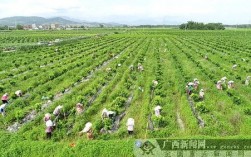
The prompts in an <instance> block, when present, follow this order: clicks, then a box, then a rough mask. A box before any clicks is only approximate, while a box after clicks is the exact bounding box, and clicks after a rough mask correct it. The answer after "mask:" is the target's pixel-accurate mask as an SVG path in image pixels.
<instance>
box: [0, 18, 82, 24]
mask: <svg viewBox="0 0 251 157" xmlns="http://www.w3.org/2000/svg"><path fill="white" fill-rule="evenodd" d="M34 23H35V24H36V25H43V24H52V23H55V24H62V25H66V24H80V23H78V22H74V21H70V20H66V19H64V18H61V17H54V18H43V17H38V16H14V17H7V18H2V19H0V25H8V26H15V25H16V24H20V25H31V24H34Z"/></svg>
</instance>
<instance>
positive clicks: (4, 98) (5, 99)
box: [2, 93, 9, 104]
mask: <svg viewBox="0 0 251 157" xmlns="http://www.w3.org/2000/svg"><path fill="white" fill-rule="evenodd" d="M8 99H9V97H8V93H5V94H4V95H3V96H2V102H3V104H8Z"/></svg>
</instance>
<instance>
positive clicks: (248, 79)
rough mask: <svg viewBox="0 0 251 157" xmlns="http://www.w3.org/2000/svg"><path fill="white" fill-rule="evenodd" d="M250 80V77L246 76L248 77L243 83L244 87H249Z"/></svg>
mask: <svg viewBox="0 0 251 157" xmlns="http://www.w3.org/2000/svg"><path fill="white" fill-rule="evenodd" d="M250 79H251V77H250V76H248V77H247V79H246V81H245V85H246V86H248V85H249V81H250Z"/></svg>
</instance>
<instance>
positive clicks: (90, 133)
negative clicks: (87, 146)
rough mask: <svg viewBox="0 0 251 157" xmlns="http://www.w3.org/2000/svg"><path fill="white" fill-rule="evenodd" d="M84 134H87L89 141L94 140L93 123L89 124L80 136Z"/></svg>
mask: <svg viewBox="0 0 251 157" xmlns="http://www.w3.org/2000/svg"><path fill="white" fill-rule="evenodd" d="M83 133H86V136H87V139H89V140H92V139H93V131H92V123H91V122H88V123H86V124H85V128H84V129H83V130H82V131H80V132H79V135H82V134H83Z"/></svg>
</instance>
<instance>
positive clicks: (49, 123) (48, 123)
mask: <svg viewBox="0 0 251 157" xmlns="http://www.w3.org/2000/svg"><path fill="white" fill-rule="evenodd" d="M45 125H46V129H45V132H46V137H47V138H48V139H50V138H51V133H52V130H53V126H55V125H54V124H53V122H52V121H51V119H49V120H47V121H46V123H45Z"/></svg>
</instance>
